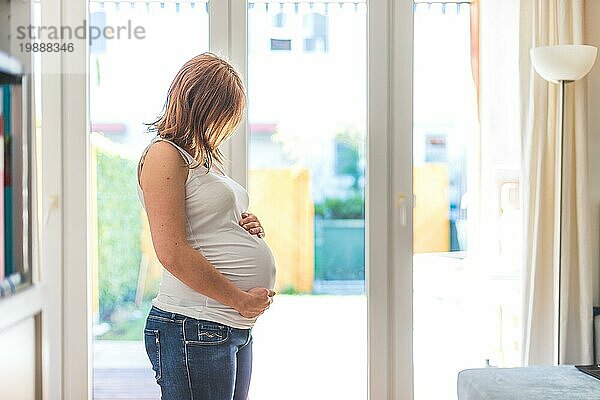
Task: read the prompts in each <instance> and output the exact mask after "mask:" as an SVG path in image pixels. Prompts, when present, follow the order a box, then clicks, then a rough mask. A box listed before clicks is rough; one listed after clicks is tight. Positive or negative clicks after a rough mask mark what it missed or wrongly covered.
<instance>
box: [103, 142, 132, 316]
mask: <svg viewBox="0 0 600 400" xmlns="http://www.w3.org/2000/svg"><path fill="white" fill-rule="evenodd" d="M96 168H97V184H98V190H97V201H98V203H97V204H98V288H99V300H100V316H99V319H100V322H110V321H111V316H112V315H113V314H114V313H115V311H117V310H118V309H119V308H120V306H121V305H123V304H126V303H130V304H132V303H133V302H134V300H135V292H136V287H137V278H138V270H139V265H140V259H141V249H140V231H141V229H142V221H141V218H140V213H141V205H140V202H139V200H138V198H137V182H136V168H137V166H136V162H135V161H133V160H128V159H125V158H122V157H120V156H119V155H117V154H112V153H110V152H108V151H106V150H103V149H102V148H100V147H98V148H97V164H96Z"/></svg>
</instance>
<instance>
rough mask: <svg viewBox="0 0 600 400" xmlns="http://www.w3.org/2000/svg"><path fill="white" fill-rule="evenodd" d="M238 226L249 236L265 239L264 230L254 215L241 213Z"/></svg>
mask: <svg viewBox="0 0 600 400" xmlns="http://www.w3.org/2000/svg"><path fill="white" fill-rule="evenodd" d="M240 226H241V227H242V228H244V229H245V230H247V231H248V233H250V234H251V235H256V236H258V237H259V238H261V239H262V238H264V237H265V230H264V229H263V227H262V225H261V224H260V221H259V220H258V218H256V215H254V214H250V213H247V212H243V213H242V219H241V220H240Z"/></svg>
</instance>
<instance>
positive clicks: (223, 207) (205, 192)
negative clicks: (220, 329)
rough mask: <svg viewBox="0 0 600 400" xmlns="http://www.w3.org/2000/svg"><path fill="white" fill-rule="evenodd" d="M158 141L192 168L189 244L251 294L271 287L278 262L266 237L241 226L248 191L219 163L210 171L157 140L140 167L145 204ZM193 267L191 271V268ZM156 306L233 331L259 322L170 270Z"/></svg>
mask: <svg viewBox="0 0 600 400" xmlns="http://www.w3.org/2000/svg"><path fill="white" fill-rule="evenodd" d="M157 141H165V142H168V143H170V144H172V145H173V146H174V147H175V148H176V149H177V150H178V151H179V153H180V154H181V156H182V157H183V159H184V160H185V161H186V162H187V163H189V164H190V166H194V167H196V166H197V167H196V168H190V169H189V171H188V176H187V179H186V182H185V216H186V227H185V231H186V238H187V241H188V244H189V245H190V246H192V247H193V248H194V249H196V250H198V251H199V252H200V253H202V255H204V257H206V259H207V260H208V261H209V262H210V263H211V264H212V265H213V266H214V267H215V268H216V269H217V270H218V271H219V272H220V273H221V274H223V275H224V276H225V277H227V278H228V279H229V280H230V281H231V282H232V283H233V284H234V285H236V286H237V287H238V288H240V289H241V290H244V291H247V290H249V289H252V288H254V287H266V288H269V289H273V287H274V285H275V260H274V258H273V254H272V253H271V250H270V249H269V246H267V244H266V242H265V241H264V240H263V239H260V238H259V237H258V236H256V235H251V234H250V233H249V232H248V231H246V230H245V229H244V228H243V227H241V226H240V225H239V223H238V222H239V220H240V219H241V218H242V217H241V215H242V212H244V211H246V210H247V208H248V192H247V191H246V190H245V189H244V188H243V187H242V186H241V185H239V184H238V183H237V182H235V181H234V180H233V179H231V178H230V177H228V176H227V175H226V174H225V173H224V172H223V170H222V169H218V170H217V172H215V171H213V169H217V167H216V163H215V164H213V168H211V170H210V171H208V173H207V168H206V167H204V166H202V165H199V164H200V163H199V162H198V161H197V160H195V159H194V158H193V157H192V156H191V155H190V154H189V153H188V152H187V151H185V150H184V149H183V148H181V147H179V146H178V145H176V144H175V143H173V142H171V141H169V140H166V139H163V138H161V137H160V136H158V135H157V136H156V137H154V138H153V139H152V141H151V142H150V144H149V145H148V146H147V147H146V149H145V150H144V152H143V154H142V156H141V158H140V162H139V164H138V195H139V198H140V201H141V202H142V205H144V194H143V192H142V189H141V187H140V182H139V171H140V170H141V168H142V165H143V162H144V157H145V156H146V153H147V152H148V149H149V148H150V146H151V145H152V144H153V143H155V142H157ZM193 267H194V266H193V265H190V268H193ZM152 304H153V305H154V306H156V307H158V308H160V309H161V310H164V311H167V312H174V313H178V314H182V315H185V316H188V317H191V318H196V319H204V320H208V321H214V322H218V323H221V324H225V325H228V326H232V327H234V328H241V329H247V328H250V327H252V326H253V325H254V322H255V321H256V318H246V317H243V316H241V315H240V314H239V313H238V312H237V311H236V310H235V309H233V308H231V307H229V306H226V305H224V304H221V303H219V302H218V301H216V300H213V299H212V298H209V297H207V296H205V295H203V294H201V293H198V292H196V291H195V290H193V289H192V288H190V287H189V286H187V285H186V284H184V283H183V282H181V281H180V280H179V279H177V278H176V277H175V276H173V275H172V274H171V273H170V272H169V271H168V270H167V269H166V268H163V275H162V280H161V283H160V287H159V290H158V295H157V296H156V297H155V298H154V299H153V300H152Z"/></svg>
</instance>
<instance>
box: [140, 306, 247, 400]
mask: <svg viewBox="0 0 600 400" xmlns="http://www.w3.org/2000/svg"><path fill="white" fill-rule="evenodd" d="M144 341H145V345H146V353H148V358H150V362H151V364H152V369H153V370H154V373H155V377H156V382H157V383H158V384H159V385H160V389H161V393H162V396H161V399H162V400H246V399H247V398H248V388H249V386H250V376H251V374H252V329H237V328H233V327H230V326H227V325H223V324H219V323H217V322H212V321H205V320H199V319H194V318H189V317H186V316H184V315H180V314H175V313H170V312H166V311H163V310H161V309H159V308H156V307H152V309H151V310H150V313H149V314H148V318H147V320H146V327H145V329H144Z"/></svg>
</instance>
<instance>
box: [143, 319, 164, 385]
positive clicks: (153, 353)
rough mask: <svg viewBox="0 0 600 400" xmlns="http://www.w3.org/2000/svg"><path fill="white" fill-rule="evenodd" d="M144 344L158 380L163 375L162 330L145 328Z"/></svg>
mask: <svg viewBox="0 0 600 400" xmlns="http://www.w3.org/2000/svg"><path fill="white" fill-rule="evenodd" d="M144 344H145V346H146V353H147V354H148V358H149V359H150V363H151V364H152V370H153V371H154V374H155V378H156V382H158V381H159V380H160V378H161V377H162V366H161V362H160V332H159V331H158V330H156V329H144Z"/></svg>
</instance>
